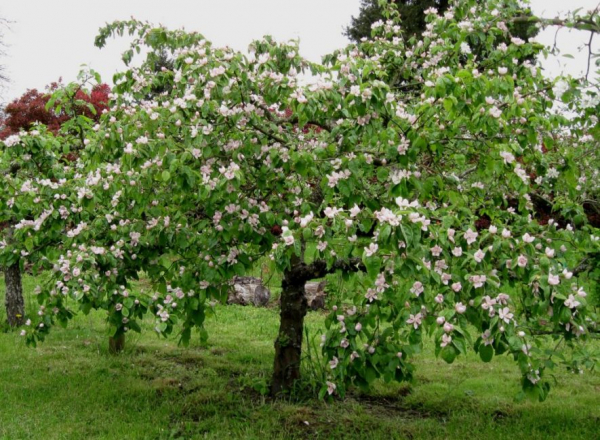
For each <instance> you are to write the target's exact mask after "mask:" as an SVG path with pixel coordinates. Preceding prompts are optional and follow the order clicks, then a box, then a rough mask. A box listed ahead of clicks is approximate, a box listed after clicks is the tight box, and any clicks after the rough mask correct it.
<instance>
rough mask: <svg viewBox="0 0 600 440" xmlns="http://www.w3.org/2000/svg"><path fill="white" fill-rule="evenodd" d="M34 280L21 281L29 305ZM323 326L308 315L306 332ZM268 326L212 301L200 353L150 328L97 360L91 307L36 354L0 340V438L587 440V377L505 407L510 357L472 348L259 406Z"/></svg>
mask: <svg viewBox="0 0 600 440" xmlns="http://www.w3.org/2000/svg"><path fill="white" fill-rule="evenodd" d="M33 284H34V280H33V279H31V278H27V279H26V280H25V288H26V292H28V294H27V296H26V301H28V304H29V305H31V304H32V298H31V297H30V294H29V292H31V291H32V290H33ZM0 285H1V286H2V287H0V301H2V303H3V292H2V289H3V280H2V279H0ZM3 313H4V311H3V310H2V311H1V312H0V320H2V321H3V320H4V319H5V316H4V314H3ZM322 319H323V315H322V314H319V313H310V314H309V317H308V324H309V328H310V331H311V333H313V334H316V332H317V331H318V329H319V328H320V326H321V324H322ZM277 325H278V311H277V309H275V308H268V309H256V308H243V307H238V306H228V307H224V306H218V307H217V313H216V317H213V318H211V319H210V321H209V322H208V330H209V343H208V346H205V347H202V346H200V345H199V344H198V343H192V344H191V346H190V347H188V348H182V347H178V346H177V342H176V340H174V339H173V340H165V339H159V338H157V337H156V336H155V335H154V334H153V333H152V332H151V328H152V322H151V321H150V320H149V321H148V322H146V323H145V327H146V328H145V330H147V331H145V332H144V333H143V334H142V335H137V334H134V335H128V340H127V348H126V351H125V352H124V353H123V354H121V355H118V356H110V355H109V354H108V347H107V334H106V330H105V326H104V322H103V316H102V315H101V314H100V313H97V314H92V315H90V316H79V317H77V318H76V319H75V320H74V321H73V322H72V323H71V325H70V326H69V327H68V328H67V329H61V328H55V329H54V330H53V331H52V333H51V334H50V336H49V337H48V339H47V340H46V342H44V343H43V344H41V345H40V346H39V347H38V348H37V349H29V348H26V347H25V346H24V344H23V341H22V339H21V338H20V337H19V336H18V332H10V333H0V439H2V440H5V439H10V440H12V439H77V440H79V439H195V438H203V439H204V438H209V439H232V438H247V439H254V438H256V439H279V438H281V439H311V438H316V439H350V438H356V439H390V438H408V439H415V438H453V439H454V438H456V439H464V438H470V439H480V438H481V439H491V438H493V439H517V438H528V439H548V438H561V439H593V438H598V432H599V431H598V426H599V422H600V377H599V376H598V374H589V373H586V374H584V375H570V374H567V373H560V374H558V378H559V380H560V382H559V384H558V385H556V386H554V387H553V389H552V392H551V394H550V397H549V398H548V400H547V401H546V402H544V403H532V402H522V403H515V401H514V396H515V395H516V394H517V392H518V389H519V374H518V371H517V368H516V366H515V365H514V364H513V363H512V361H511V360H510V359H508V358H499V359H494V361H493V362H492V363H490V364H483V363H481V362H480V361H478V360H477V358H476V356H475V355H474V354H471V355H469V356H468V357H467V358H459V359H458V360H457V361H456V362H455V363H454V364H452V365H446V364H445V363H444V362H443V361H441V360H436V359H435V358H434V357H433V355H432V349H433V347H431V346H428V347H427V350H426V351H425V353H424V354H423V355H421V356H420V358H419V359H418V360H417V362H416V363H417V367H418V372H417V375H416V379H415V381H414V383H412V384H401V385H398V384H394V385H385V384H377V386H376V387H375V389H374V390H373V391H372V392H371V393H369V394H361V393H358V392H355V393H351V395H350V396H349V397H347V398H346V399H345V400H343V401H335V402H333V403H324V402H321V401H318V400H316V399H314V398H312V397H310V395H308V394H303V395H300V396H298V397H297V398H295V399H287V400H277V401H273V400H270V399H269V398H266V397H263V396H262V395H261V394H260V393H259V392H258V391H257V389H260V387H261V386H265V385H266V383H267V381H268V378H269V375H270V372H271V367H272V356H273V341H274V339H275V335H276V331H277Z"/></svg>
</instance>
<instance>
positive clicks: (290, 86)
mask: <svg viewBox="0 0 600 440" xmlns="http://www.w3.org/2000/svg"><path fill="white" fill-rule="evenodd" d="M477 3H479V2H475V1H467V0H464V1H459V2H457V3H456V4H455V5H454V6H452V7H451V8H449V9H448V10H447V11H446V12H445V13H444V15H443V16H439V15H438V14H437V13H436V11H435V10H428V11H427V23H428V24H427V29H426V31H425V32H424V33H423V39H422V41H420V42H415V40H414V39H413V40H409V41H405V39H404V38H403V35H402V30H401V29H400V27H399V26H398V24H397V23H398V17H397V15H396V14H395V13H394V10H393V9H391V10H390V12H389V17H388V18H389V19H388V21H386V22H385V23H384V22H381V23H376V24H375V27H374V30H373V32H374V33H373V38H372V39H371V40H368V41H366V42H363V43H360V44H359V45H350V46H348V47H347V48H345V49H343V50H340V51H337V52H335V53H334V54H332V55H330V56H328V57H325V59H324V61H323V64H313V63H309V62H307V61H306V60H304V59H302V58H301V57H300V55H299V54H298V47H297V45H296V43H295V42H290V43H286V44H279V43H276V42H274V41H273V40H272V39H271V38H269V37H266V38H264V39H263V40H260V41H256V42H254V43H253V44H252V45H251V56H249V57H248V56H245V55H243V54H241V53H237V52H234V51H233V50H231V49H229V48H216V47H213V46H212V45H211V44H210V43H209V42H208V41H207V40H206V39H204V37H203V36H202V35H200V34H197V33H186V32H184V31H169V30H167V29H164V28H161V27H158V28H156V27H153V26H151V25H150V24H147V23H141V22H138V21H135V20H132V21H128V22H116V23H113V24H111V25H108V26H107V27H105V28H103V29H102V30H101V32H100V35H99V36H98V38H97V41H96V44H97V45H99V46H103V45H104V44H105V42H106V39H107V38H108V37H110V36H111V35H114V34H119V35H121V34H123V33H124V32H130V33H131V34H134V35H135V40H134V42H133V45H132V48H131V50H130V51H128V52H126V53H125V54H124V59H125V60H126V62H128V61H130V60H131V58H132V56H133V54H134V51H136V49H137V48H138V47H139V46H140V45H145V46H148V47H149V48H150V49H151V52H155V53H159V52H164V51H166V52H167V53H168V54H169V55H172V56H173V58H174V60H175V61H174V67H173V70H170V69H167V68H165V69H162V70H161V71H160V72H158V73H157V72H155V71H154V69H153V67H152V65H149V64H148V63H142V65H141V66H140V67H139V68H134V67H132V68H130V69H129V70H127V71H126V72H123V73H122V74H119V75H118V76H117V78H116V79H117V81H116V83H117V85H116V86H115V88H114V94H113V95H112V97H111V98H112V101H111V107H110V110H109V112H107V114H106V115H105V116H103V118H102V119H101V121H100V123H99V124H98V125H97V126H95V127H94V130H93V131H91V132H90V133H88V134H87V136H86V139H85V144H86V147H85V149H84V150H83V151H82V152H81V155H80V157H79V158H78V162H77V166H76V167H75V168H76V172H75V173H74V174H73V176H72V178H71V179H69V180H68V182H67V184H66V185H65V187H61V188H60V189H56V190H53V189H50V190H48V191H47V192H45V193H44V196H43V197H42V200H39V202H38V203H37V204H34V203H33V196H34V194H32V192H31V191H30V192H25V193H23V192H22V193H21V194H20V197H21V198H22V203H24V204H27V206H31V207H34V208H36V209H38V216H37V217H36V219H37V220H36V221H38V223H40V224H43V225H44V227H45V228H49V227H52V228H53V227H55V226H54V224H55V223H56V224H57V225H58V226H56V228H57V229H58V230H60V229H61V228H62V229H63V230H66V231H67V233H66V234H64V239H63V245H62V248H61V249H62V252H61V255H60V257H59V259H58V261H56V264H55V270H54V272H53V275H52V277H51V279H50V280H49V282H48V283H47V284H45V285H43V286H41V288H40V291H39V300H40V302H41V304H43V306H42V307H41V308H40V311H39V316H38V317H37V318H36V320H32V322H31V326H30V328H28V329H27V330H26V332H25V334H26V336H27V340H28V341H29V342H30V343H35V341H36V340H38V339H39V338H41V337H43V336H44V335H45V333H46V332H47V331H48V329H49V327H50V326H51V325H52V324H53V322H54V320H55V316H59V317H61V318H64V317H66V316H69V315H70V313H71V312H70V311H69V310H68V309H67V305H68V302H67V301H66V298H73V299H75V300H76V301H77V302H78V304H79V305H80V307H81V308H82V309H83V310H84V311H89V310H90V309H91V308H101V309H105V310H107V311H108V313H109V322H110V324H111V329H112V330H111V334H112V335H113V337H114V338H122V335H123V334H125V333H126V332H127V331H129V330H139V325H138V323H137V320H138V319H139V318H141V317H142V316H143V314H144V313H145V312H146V311H148V310H150V311H151V312H152V313H153V314H155V315H156V317H157V325H156V331H157V332H158V333H160V334H165V335H166V334H169V333H171V332H172V331H173V329H174V328H179V329H180V337H181V340H182V341H183V342H184V343H185V342H187V341H189V339H190V337H191V332H192V329H193V328H194V327H198V328H200V331H201V335H203V336H204V335H205V331H204V329H203V323H204V320H205V317H206V315H207V314H208V313H210V310H211V304H212V301H213V300H219V299H224V297H225V291H226V289H227V286H228V281H229V279H231V277H233V276H234V275H236V274H242V273H244V272H246V271H247V270H249V269H250V268H251V267H252V266H253V265H254V264H256V263H257V262H260V261H261V259H263V258H271V259H272V260H274V261H275V263H276V266H277V268H278V270H279V271H280V272H281V274H282V279H283V280H282V294H281V324H280V329H279V334H278V337H277V340H276V342H275V363H274V375H273V381H272V391H273V393H275V394H277V393H279V392H281V391H284V390H288V389H289V388H290V387H291V386H292V385H293V383H294V381H295V380H296V379H297V378H298V377H299V375H300V361H301V347H302V336H303V319H304V316H305V314H306V310H307V305H306V299H305V296H304V284H305V282H306V281H308V280H310V279H314V278H321V277H324V276H326V275H328V274H333V273H338V274H340V275H341V277H342V278H341V279H342V280H343V289H341V291H340V292H339V293H338V294H337V295H336V296H335V297H334V298H332V299H331V310H332V311H331V314H330V316H328V318H327V319H326V327H327V332H326V333H325V334H324V335H323V353H324V355H325V357H326V360H327V362H328V363H329V366H328V372H329V373H328V375H329V377H328V380H327V381H326V383H324V384H323V388H322V390H321V393H322V395H325V394H327V393H328V394H334V393H338V394H340V395H343V394H344V392H345V390H346V387H347V386H348V385H350V384H354V385H358V386H362V387H366V386H368V385H369V384H370V383H371V382H372V381H373V380H375V379H376V378H379V377H381V378H383V379H385V380H387V381H389V380H398V381H402V380H408V379H410V378H411V377H412V372H413V370H414V366H413V364H412V363H411V361H412V358H413V357H414V356H415V355H416V354H417V353H419V351H420V350H421V346H422V342H423V339H424V338H425V337H427V336H429V337H432V338H433V339H434V340H435V344H436V354H437V355H439V356H440V357H442V358H443V359H444V360H445V361H447V362H449V363H451V362H453V361H454V359H455V358H456V356H458V355H459V354H464V353H465V352H466V351H467V349H469V348H473V349H474V350H475V351H476V352H477V353H479V355H480V357H481V359H482V360H483V361H485V362H488V361H490V360H491V359H492V358H493V356H494V355H502V354H508V355H511V356H512V357H513V358H514V359H515V361H516V362H517V364H518V366H519V368H520V370H521V372H522V374H523V380H522V384H523V389H524V391H525V392H526V393H528V394H530V395H532V396H534V397H536V398H539V399H540V400H542V399H544V398H545V396H546V395H547V392H548V389H549V384H548V382H547V381H545V380H544V375H545V371H546V369H549V368H553V367H554V366H555V364H557V363H565V364H566V365H567V366H568V367H569V368H572V369H574V370H579V369H580V368H583V367H591V366H593V365H594V363H595V362H596V361H595V359H594V357H593V354H592V353H590V352H589V350H588V349H586V346H585V341H586V340H587V339H588V338H589V337H590V335H591V334H593V333H595V332H597V327H596V325H597V324H596V322H597V315H596V312H595V308H594V307H593V305H590V304H589V303H588V301H589V300H590V298H591V295H590V296H588V292H592V291H594V290H595V289H597V281H598V273H597V269H596V267H597V264H596V263H597V261H598V253H599V250H600V243H599V242H598V237H597V234H598V229H597V223H596V224H595V226H594V225H593V224H591V223H592V222H591V221H590V220H594V215H593V214H594V213H593V212H592V211H591V210H590V209H588V208H586V206H587V205H586V203H588V202H589V203H588V204H590V203H591V205H594V204H597V200H598V199H597V195H598V186H597V181H598V179H597V172H598V171H597V170H598V163H599V162H598V157H597V154H598V153H597V152H598V148H597V145H598V136H599V133H598V130H597V117H596V114H597V112H598V106H599V99H598V90H597V86H595V85H593V84H591V83H589V82H586V81H584V80H577V79H570V78H564V79H561V80H560V81H559V82H558V84H555V83H554V82H553V81H550V80H548V79H547V78H545V77H544V76H543V74H542V71H541V69H540V68H539V67H538V66H535V65H534V64H532V62H531V61H530V60H531V59H533V58H534V57H535V56H537V55H540V54H543V53H544V52H545V49H544V48H543V47H542V46H541V45H539V44H537V43H535V42H532V41H524V40H522V39H520V38H517V37H511V35H510V34H509V31H508V27H507V23H509V22H511V21H518V20H523V19H525V20H528V21H533V22H539V23H542V24H549V22H547V21H541V20H540V19H535V18H530V17H520V16H518V11H519V10H520V9H519V4H518V2H516V1H513V0H492V1H489V2H486V3H485V5H483V6H482V5H478V4H477ZM582 23H583V24H582ZM555 24H561V25H571V26H582V27H585V28H586V29H588V30H591V31H594V32H597V31H598V30H599V29H600V28H599V25H598V15H594V14H588V15H586V16H573V17H571V18H570V20H568V21H565V22H560V23H555ZM506 41H508V43H506ZM473 45H477V46H478V48H479V49H478V52H477V55H475V54H474V53H473V51H472V50H471V48H472V46H473ZM399 66H400V67H401V69H402V74H403V75H405V77H406V78H411V79H413V80H415V81H418V84H419V88H418V89H415V87H413V86H412V85H411V87H410V90H409V91H406V90H405V89H404V88H403V87H402V85H400V86H394V87H391V86H390V85H389V84H390V83H394V84H396V82H392V81H389V79H390V78H389V75H390V74H392V73H393V74H394V75H395V74H396V73H397V72H398V68H399ZM305 71H310V72H311V73H312V79H311V81H310V83H308V84H302V83H301V81H300V80H299V77H298V74H299V73H300V72H305ZM157 89H160V90H163V92H162V93H161V94H159V95H156V94H155V93H152V91H153V90H157ZM415 90H417V91H415ZM148 97H150V99H148ZM561 103H562V104H561ZM565 105H566V106H567V107H568V109H569V117H565V116H563V115H562V114H561V112H560V111H557V109H561V108H562V107H561V106H565ZM582 156H583V157H582ZM32 185H35V183H33V182H32ZM57 194H61V196H60V197H57ZM62 194H65V197H64V198H63V197H62ZM60 206H64V208H65V209H63V210H62V211H61V213H64V215H62V214H61V216H57V215H46V217H44V218H42V216H43V215H44V213H47V212H49V211H50V212H56V211H58V210H60V209H61V208H60ZM594 206H596V205H594ZM75 212H76V213H77V214H76V216H73V215H72V213H75ZM51 224H52V226H50V225H51ZM21 226H22V229H23V230H27V231H29V232H30V233H32V234H33V232H32V231H31V229H32V228H31V227H30V226H28V225H27V224H25V223H23V222H22V224H21ZM594 270H596V272H594ZM142 271H143V273H144V274H145V277H147V279H148V280H149V281H150V282H151V284H152V286H153V290H152V292H149V293H143V292H142V293H140V294H138V295H137V296H135V294H134V292H133V291H132V290H131V288H130V287H131V285H130V283H131V281H132V280H134V279H136V278H137V276H138V274H139V273H141V272H142ZM594 301H595V300H594ZM176 326H177V327H176ZM548 340H555V341H556V342H557V343H556V344H555V348H554V350H549V351H548V350H546V349H545V347H546V345H545V343H546V342H547V341H548Z"/></svg>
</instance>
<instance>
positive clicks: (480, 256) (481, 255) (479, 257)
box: [473, 249, 485, 263]
mask: <svg viewBox="0 0 600 440" xmlns="http://www.w3.org/2000/svg"><path fill="white" fill-rule="evenodd" d="M473 258H474V259H475V261H477V262H478V263H481V262H482V261H483V259H484V258H485V252H483V251H482V250H481V249H479V250H478V251H477V252H475V254H474V255H473Z"/></svg>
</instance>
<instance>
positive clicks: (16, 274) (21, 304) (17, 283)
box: [4, 262, 25, 327]
mask: <svg viewBox="0 0 600 440" xmlns="http://www.w3.org/2000/svg"><path fill="white" fill-rule="evenodd" d="M4 284H5V285H6V297H5V300H4V303H5V304H6V316H7V318H8V324H9V325H10V326H11V327H18V326H20V325H23V321H24V317H25V301H24V300H23V284H22V282H21V268H20V266H19V262H16V263H15V264H13V265H12V266H9V267H7V268H6V269H5V270H4Z"/></svg>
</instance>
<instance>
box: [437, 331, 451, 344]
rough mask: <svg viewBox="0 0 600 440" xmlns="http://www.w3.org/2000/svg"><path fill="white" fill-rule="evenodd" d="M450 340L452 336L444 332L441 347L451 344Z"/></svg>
mask: <svg viewBox="0 0 600 440" xmlns="http://www.w3.org/2000/svg"><path fill="white" fill-rule="evenodd" d="M450 342H452V336H450V335H447V334H446V333H444V334H443V335H442V342H441V344H440V346H441V347H445V346H446V345H448V344H450Z"/></svg>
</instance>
